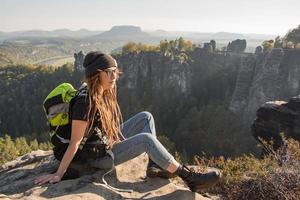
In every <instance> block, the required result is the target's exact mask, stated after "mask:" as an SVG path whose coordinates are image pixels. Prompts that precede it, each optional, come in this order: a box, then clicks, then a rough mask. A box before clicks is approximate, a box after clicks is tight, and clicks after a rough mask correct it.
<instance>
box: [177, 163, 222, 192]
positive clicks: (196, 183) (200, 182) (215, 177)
mask: <svg viewBox="0 0 300 200" xmlns="http://www.w3.org/2000/svg"><path fill="white" fill-rule="evenodd" d="M175 174H178V176H179V177H180V178H181V179H182V180H183V181H184V182H185V184H186V185H187V186H188V187H189V188H190V190H191V191H192V192H198V191H199V190H201V189H206V188H209V187H212V186H213V185H215V184H216V183H217V182H218V181H219V180H220V178H221V176H222V175H221V173H220V172H218V171H211V172H207V173H200V172H193V171H191V170H190V169H189V168H187V167H186V166H184V165H183V166H180V167H179V168H178V169H177V171H176V172H175Z"/></svg>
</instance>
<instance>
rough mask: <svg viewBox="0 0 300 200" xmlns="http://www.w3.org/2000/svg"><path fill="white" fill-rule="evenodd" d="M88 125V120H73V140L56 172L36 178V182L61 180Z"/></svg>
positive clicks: (40, 183)
mask: <svg viewBox="0 0 300 200" xmlns="http://www.w3.org/2000/svg"><path fill="white" fill-rule="evenodd" d="M86 127H87V122H86V121H82V120H72V129H71V140H70V143H69V146H68V148H67V150H66V152H65V154H64V156H63V159H62V160H61V162H60V164H59V167H58V169H57V171H56V173H54V174H47V175H43V176H40V177H38V178H37V179H36V180H35V184H39V185H42V184H44V183H47V182H50V183H55V182H59V181H60V180H61V178H62V177H63V175H64V173H65V172H66V170H67V168H68V166H69V165H70V163H71V161H72V160H73V158H74V156H75V154H76V152H77V150H78V147H79V145H80V142H81V140H82V138H83V136H84V133H85V129H86Z"/></svg>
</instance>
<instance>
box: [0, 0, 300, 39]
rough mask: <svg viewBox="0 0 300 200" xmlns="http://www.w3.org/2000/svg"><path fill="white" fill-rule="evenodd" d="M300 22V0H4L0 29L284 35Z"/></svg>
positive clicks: (0, 12)
mask: <svg viewBox="0 0 300 200" xmlns="http://www.w3.org/2000/svg"><path fill="white" fill-rule="evenodd" d="M299 24H300V0H0V31H16V30H29V29H44V30H54V29H61V28H68V29H71V30H78V29H80V28H87V29H89V30H108V29H110V28H111V27H112V26H114V25H136V26H140V27H141V28H142V29H143V30H156V29H164V30H169V31H173V30H182V31H195V32H221V31H225V32H236V33H263V34H276V35H283V34H285V33H286V32H287V31H288V30H290V29H292V28H295V27H297V26H298V25H299Z"/></svg>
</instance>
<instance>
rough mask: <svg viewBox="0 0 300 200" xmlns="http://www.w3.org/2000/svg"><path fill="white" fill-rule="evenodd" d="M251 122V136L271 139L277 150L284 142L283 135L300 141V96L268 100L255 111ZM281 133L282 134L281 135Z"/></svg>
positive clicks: (268, 140)
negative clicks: (287, 100) (285, 99)
mask: <svg viewBox="0 0 300 200" xmlns="http://www.w3.org/2000/svg"><path fill="white" fill-rule="evenodd" d="M256 116H257V118H256V119H255V120H254V122H253V124H252V132H253V136H254V137H255V138H256V139H257V140H258V141H259V142H262V141H261V139H262V140H264V141H266V142H269V143H270V142H271V141H273V144H272V146H273V148H274V150H277V149H278V148H279V147H281V146H282V145H283V144H284V141H283V137H285V138H293V139H295V140H298V141H300V96H297V97H293V98H291V99H290V100H289V102H286V101H270V102H266V103H265V104H263V105H262V106H261V107H260V108H259V109H258V110H257V112H256ZM282 134H283V135H282Z"/></svg>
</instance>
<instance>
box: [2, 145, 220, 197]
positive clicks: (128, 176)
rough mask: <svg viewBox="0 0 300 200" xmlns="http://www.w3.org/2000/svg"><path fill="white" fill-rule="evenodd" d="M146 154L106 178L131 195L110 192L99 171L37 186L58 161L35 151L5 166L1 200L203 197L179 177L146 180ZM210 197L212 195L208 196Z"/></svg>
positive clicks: (54, 168) (111, 183) (123, 165)
mask: <svg viewBox="0 0 300 200" xmlns="http://www.w3.org/2000/svg"><path fill="white" fill-rule="evenodd" d="M147 160H148V159H147V157H146V155H141V156H139V157H137V158H135V159H133V160H131V161H128V162H126V163H123V164H122V165H119V166H117V167H116V171H115V172H113V173H112V174H110V175H108V176H107V177H106V180H107V182H108V183H109V184H110V185H112V186H114V187H117V188H123V189H132V190H133V192H132V193H126V192H117V191H114V190H111V189H110V188H108V187H107V186H105V185H104V184H102V182H101V176H102V174H103V173H104V172H103V171H101V170H99V171H97V172H95V173H92V174H87V175H83V176H81V177H80V178H77V179H70V180H64V181H61V182H59V183H56V184H45V185H43V186H37V185H35V184H34V180H35V178H36V177H38V176H39V175H41V174H44V173H48V172H54V171H55V170H56V169H57V166H58V161H57V160H55V159H54V157H53V155H52V152H51V151H48V152H43V151H36V152H32V153H30V154H27V155H25V156H22V157H20V158H18V159H17V160H16V161H13V162H11V163H7V164H6V165H5V166H2V168H1V172H0V180H1V181H0V198H1V199H5V200H6V199H16V198H17V199H29V200H30V199H34V200H36V199H49V198H54V199H93V200H94V199H185V200H188V199H199V200H209V199H218V197H204V196H202V195H200V194H198V193H193V192H190V191H189V190H188V189H187V188H186V187H185V186H184V185H183V182H182V181H181V180H180V179H179V178H175V179H172V180H165V179H160V178H152V179H150V178H148V179H146V178H145V169H146V164H147V163H146V162H147ZM207 196H209V195H208V194H207Z"/></svg>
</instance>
